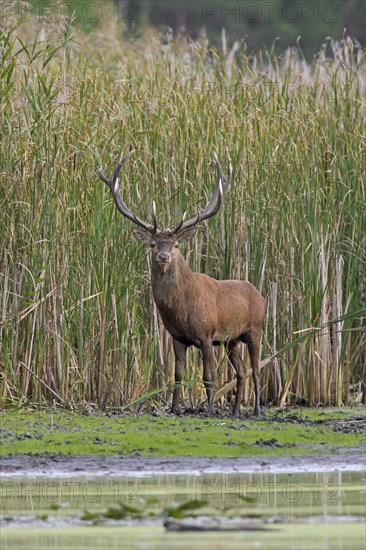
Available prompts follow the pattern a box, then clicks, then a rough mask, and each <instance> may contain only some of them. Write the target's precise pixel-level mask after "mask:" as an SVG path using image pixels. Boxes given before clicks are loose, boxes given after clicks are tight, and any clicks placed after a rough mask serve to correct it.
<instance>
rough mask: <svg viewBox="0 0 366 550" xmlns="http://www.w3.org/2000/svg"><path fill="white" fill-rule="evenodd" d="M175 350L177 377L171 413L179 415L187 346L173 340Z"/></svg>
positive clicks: (175, 377) (175, 376) (175, 378)
mask: <svg viewBox="0 0 366 550" xmlns="http://www.w3.org/2000/svg"><path fill="white" fill-rule="evenodd" d="M173 348H174V358H175V375H174V382H175V388H174V393H173V403H172V408H171V410H170V412H171V413H172V414H178V413H179V399H180V394H181V387H182V380H183V374H184V369H185V368H186V358H187V346H185V345H184V344H181V343H180V342H178V340H174V338H173Z"/></svg>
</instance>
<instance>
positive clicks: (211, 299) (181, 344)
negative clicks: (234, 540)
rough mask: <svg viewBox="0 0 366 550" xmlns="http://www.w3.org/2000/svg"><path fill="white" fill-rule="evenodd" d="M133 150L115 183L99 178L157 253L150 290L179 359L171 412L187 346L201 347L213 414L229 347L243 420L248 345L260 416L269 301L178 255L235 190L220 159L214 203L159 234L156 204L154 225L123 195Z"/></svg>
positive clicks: (175, 405)
mask: <svg viewBox="0 0 366 550" xmlns="http://www.w3.org/2000/svg"><path fill="white" fill-rule="evenodd" d="M132 153H133V151H130V152H129V153H128V154H127V155H126V156H125V157H123V158H121V159H120V160H119V162H118V163H117V165H116V168H115V170H114V173H113V175H112V178H111V179H108V178H106V177H105V176H104V175H103V173H102V172H101V171H100V170H98V175H99V177H100V178H101V179H102V181H103V182H104V183H106V184H107V185H108V187H109V189H110V190H111V193H112V197H113V199H114V202H115V203H116V206H117V208H118V210H119V211H120V213H121V214H122V215H123V216H125V217H126V218H128V219H129V220H131V221H132V222H134V223H135V224H137V225H138V226H140V228H141V229H137V228H133V230H132V231H133V234H134V236H135V237H136V239H138V240H139V241H142V242H143V243H145V244H148V245H149V246H150V247H151V251H152V265H151V285H152V291H153V296H154V300H155V303H156V305H157V307H158V310H159V312H160V315H161V318H162V320H163V323H164V325H165V328H166V329H167V330H168V332H169V333H170V334H171V335H172V337H173V346H174V354H175V389H174V394H173V404H172V408H171V412H172V413H175V414H177V413H178V412H179V397H180V391H181V382H182V378H183V372H184V369H185V366H186V352H187V347H188V346H192V345H193V346H196V347H197V348H199V349H200V350H201V353H202V357H203V381H204V385H205V389H206V394H207V399H208V406H209V410H210V409H211V408H212V397H213V381H214V375H215V372H216V366H215V356H214V352H213V346H217V345H220V344H222V343H223V344H225V346H226V350H227V355H228V358H229V360H230V362H231V364H232V365H233V367H234V369H235V371H236V376H237V389H236V398H235V403H234V416H235V417H238V415H239V410H240V403H241V399H242V393H243V388H244V383H245V367H244V363H243V361H242V358H241V354H240V342H245V343H246V344H247V345H248V349H249V355H250V360H251V364H252V372H253V381H254V389H255V407H254V414H256V415H259V414H260V402H259V396H260V377H259V354H260V343H261V333H262V324H263V319H264V316H265V311H266V304H265V300H264V298H263V297H262V296H261V294H260V293H259V292H258V290H257V289H256V288H255V287H254V286H253V285H251V284H250V283H249V282H247V281H238V280H224V281H217V280H216V279H212V278H211V277H209V276H208V275H204V274H203V273H193V272H192V271H191V269H190V267H189V266H188V264H187V262H186V260H185V259H184V258H183V256H182V254H181V253H180V251H179V246H180V245H181V244H182V243H183V242H185V241H189V240H190V239H192V238H193V237H194V235H195V233H196V230H197V227H196V226H197V224H198V223H200V222H203V221H204V220H207V219H208V218H211V217H212V216H214V215H215V214H216V213H217V212H218V210H219V208H220V205H221V201H222V197H223V194H224V193H226V192H227V191H228V189H229V186H230V176H231V167H230V175H229V177H224V176H223V173H222V169H221V166H220V164H219V162H218V160H217V157H216V156H215V165H216V170H217V183H216V187H215V190H214V193H213V195H212V198H211V200H210V201H209V202H208V203H207V205H206V206H205V207H204V208H203V210H201V211H200V212H199V213H198V214H197V215H196V216H195V217H193V218H192V219H190V220H187V221H185V214H184V215H183V218H182V220H181V221H180V223H179V224H178V225H177V226H176V227H174V229H169V228H166V229H163V230H159V229H158V225H157V221H156V209H155V204H154V203H153V223H152V224H150V223H147V222H145V221H143V220H141V219H140V218H139V217H137V216H136V215H135V214H133V213H132V212H131V210H130V209H129V208H128V207H127V205H126V204H125V203H124V202H123V200H122V197H121V195H120V192H119V186H118V176H119V173H120V170H121V168H122V166H123V165H124V163H125V162H126V160H127V159H128V158H130V156H131V154H132Z"/></svg>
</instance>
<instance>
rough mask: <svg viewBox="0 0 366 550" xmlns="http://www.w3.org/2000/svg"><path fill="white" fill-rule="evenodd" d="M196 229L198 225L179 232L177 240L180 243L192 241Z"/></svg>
mask: <svg viewBox="0 0 366 550" xmlns="http://www.w3.org/2000/svg"><path fill="white" fill-rule="evenodd" d="M196 231H197V227H190V228H189V229H186V230H185V231H182V233H179V235H178V236H177V241H178V242H179V244H181V243H184V242H186V241H190V240H191V239H193V237H194V236H195V234H196Z"/></svg>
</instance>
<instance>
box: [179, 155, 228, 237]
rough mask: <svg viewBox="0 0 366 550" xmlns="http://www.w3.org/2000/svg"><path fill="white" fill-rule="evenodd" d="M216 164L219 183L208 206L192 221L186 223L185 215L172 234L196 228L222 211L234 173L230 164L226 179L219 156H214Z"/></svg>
mask: <svg viewBox="0 0 366 550" xmlns="http://www.w3.org/2000/svg"><path fill="white" fill-rule="evenodd" d="M214 162H215V166H216V170H217V182H216V187H215V190H214V192H213V195H212V197H211V199H210V200H209V202H208V203H207V204H206V206H205V207H204V208H203V210H201V212H199V213H198V214H197V215H196V216H195V217H194V218H191V219H190V220H187V221H184V219H185V216H186V213H184V214H183V217H182V219H181V221H180V222H179V224H178V225H177V226H176V227H174V229H172V230H171V233H172V234H177V233H180V232H181V231H184V230H185V229H188V228H190V227H193V226H195V225H196V224H198V223H200V222H203V221H204V220H207V219H208V218H211V217H212V216H214V215H215V214H216V213H217V212H218V211H219V209H220V206H221V201H222V197H223V195H225V193H227V191H228V190H229V189H230V179H231V173H232V167H231V163H230V167H229V176H228V177H225V176H224V175H223V173H222V168H221V165H220V163H219V161H218V158H217V155H216V154H215V156H214Z"/></svg>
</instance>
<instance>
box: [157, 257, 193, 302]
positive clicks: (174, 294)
mask: <svg viewBox="0 0 366 550" xmlns="http://www.w3.org/2000/svg"><path fill="white" fill-rule="evenodd" d="M192 276H193V273H192V270H191V268H190V267H189V265H188V264H187V262H186V260H185V259H184V258H183V256H182V255H181V254H180V252H179V255H177V257H176V259H175V261H174V264H173V265H171V266H170V267H169V269H167V270H166V271H164V270H163V269H161V267H160V266H159V265H156V263H154V262H153V264H152V267H151V285H152V290H153V295H154V300H155V302H156V305H157V306H158V308H159V309H160V310H170V309H176V307H177V306H178V305H183V304H184V302H185V300H186V289H189V288H191V285H192V283H193V281H192Z"/></svg>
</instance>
